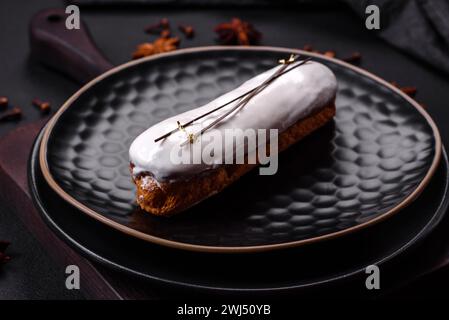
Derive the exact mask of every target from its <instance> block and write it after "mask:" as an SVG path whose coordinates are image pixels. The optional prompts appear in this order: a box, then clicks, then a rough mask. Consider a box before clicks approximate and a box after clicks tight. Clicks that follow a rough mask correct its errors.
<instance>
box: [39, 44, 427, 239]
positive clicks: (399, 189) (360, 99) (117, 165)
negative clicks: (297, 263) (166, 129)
mask: <svg viewBox="0 0 449 320" xmlns="http://www.w3.org/2000/svg"><path fill="white" fill-rule="evenodd" d="M287 52H288V51H286V52H285V53H282V52H279V51H270V50H239V49H229V50H224V49H221V50H218V49H217V50H210V49H209V50H207V49H206V50H200V51H194V52H184V53H182V54H177V55H169V56H161V57H160V58H157V59H154V60H147V61H143V62H142V63H139V64H136V65H131V66H128V67H127V68H125V69H122V70H120V71H118V72H116V73H113V74H111V75H109V76H107V77H106V78H104V79H102V80H101V81H99V82H96V83H94V84H93V85H92V86H91V87H90V88H89V89H88V90H86V91H84V92H82V93H81V95H80V96H79V97H78V98H77V99H75V100H74V101H73V103H72V104H71V105H70V106H69V107H68V108H67V110H66V111H65V112H64V113H62V115H61V116H60V118H59V119H58V120H57V122H56V123H55V125H54V127H53V129H52V131H51V133H50V135H49V140H48V146H47V155H46V157H47V159H46V160H47V162H48V166H49V170H50V173H51V175H52V176H53V178H54V180H55V181H56V183H57V184H58V185H59V186H60V187H61V188H62V189H63V190H64V191H65V192H66V193H67V194H69V195H70V196H71V197H73V198H74V199H75V200H76V201H78V202H80V203H82V204H83V205H85V206H87V207H88V208H90V209H93V210H95V211H96V212H97V213H98V214H99V215H101V216H103V217H106V218H108V219H110V220H112V221H114V222H116V223H118V224H120V225H123V226H125V227H128V228H130V229H133V230H136V231H138V232H140V233H142V234H147V235H151V236H154V237H158V238H162V239H166V240H171V241H176V242H182V243H187V244H193V245H203V246H218V247H241V246H263V245H269V244H279V243H288V242H293V241H299V240H304V239H311V238H316V237H319V236H323V235H327V234H332V233H335V232H338V231H342V230H344V229H347V228H350V227H353V226H357V225H360V224H363V223H366V222H368V221H370V220H373V219H375V218H377V217H379V216H381V215H382V214H384V213H386V212H387V211H389V210H391V209H392V208H394V207H395V206H398V204H400V203H401V202H402V201H403V200H404V199H405V198H406V197H407V196H408V195H409V194H410V193H412V192H413V191H414V190H415V189H416V188H417V186H418V184H419V183H420V182H421V181H422V180H423V178H424V176H425V175H426V174H427V172H428V171H429V169H430V167H431V165H432V161H433V159H434V157H435V153H436V151H435V144H436V141H435V139H436V138H435V137H434V133H433V130H432V128H431V126H430V125H429V124H428V122H427V121H426V119H425V118H424V117H423V116H422V115H421V114H420V113H419V112H418V111H417V110H416V108H415V107H414V106H413V105H411V104H410V102H408V101H407V100H406V99H404V98H403V97H402V96H401V95H399V94H398V93H396V92H395V91H393V90H391V89H389V88H387V87H385V86H383V85H382V84H380V83H378V82H377V81H375V80H373V79H371V78H370V77H368V76H365V75H362V74H361V73H358V72H357V71H355V70H353V69H351V68H348V67H345V66H342V65H339V64H336V63H333V62H330V61H327V60H322V61H321V62H323V63H325V64H326V65H327V66H329V67H330V68H331V69H332V71H333V72H334V73H335V75H336V76H337V79H338V86H339V89H338V94H337V100H336V105H337V114H336V117H335V119H334V121H332V122H331V123H329V124H327V125H326V126H325V127H323V128H321V129H319V130H317V131H316V132H314V133H313V134H311V135H310V136H309V137H307V138H305V139H303V140H302V141H301V142H299V143H297V144H296V145H294V146H292V147H291V148H289V149H288V150H286V151H285V152H283V153H282V154H281V155H280V157H279V170H278V172H277V174H275V175H273V176H259V175H258V174H257V173H258V172H257V170H253V171H252V172H250V173H249V174H247V175H246V176H244V177H243V178H241V179H240V180H239V181H237V182H236V183H235V184H233V185H232V186H230V187H229V188H227V189H226V190H224V191H223V192H221V193H219V194H217V195H215V196H213V197H211V198H209V199H207V200H206V201H203V202H202V203H200V204H198V205H196V206H194V207H192V208H191V209H189V210H187V211H186V212H183V213H181V214H179V215H176V216H173V217H170V218H163V217H162V218H161V217H154V216H152V215H150V214H147V213H145V212H142V211H141V210H140V209H138V208H137V206H136V203H135V199H134V197H135V187H134V185H133V183H132V182H131V178H130V174H129V157H128V149H129V146H130V144H131V142H132V141H133V139H134V138H135V137H136V136H137V135H139V134H140V133H141V132H143V131H144V130H145V129H146V128H148V127H149V126H151V125H153V124H155V123H157V122H159V121H161V120H164V119H165V118H167V117H170V116H173V115H176V114H178V113H180V112H183V111H186V110H189V109H191V108H194V107H197V106H199V105H202V104H205V103H207V102H208V101H210V100H212V99H213V98H215V97H217V96H219V95H221V94H223V93H225V92H227V91H229V90H231V89H233V88H235V87H236V86H238V85H239V84H241V83H242V82H243V81H245V80H247V79H249V78H251V77H252V76H254V75H256V74H258V73H260V72H263V71H264V70H266V69H268V68H271V67H272V66H274V65H275V64H276V61H277V60H278V59H279V58H281V57H283V56H284V55H285V56H286V55H287ZM315 60H318V61H319V60H320V58H315Z"/></svg>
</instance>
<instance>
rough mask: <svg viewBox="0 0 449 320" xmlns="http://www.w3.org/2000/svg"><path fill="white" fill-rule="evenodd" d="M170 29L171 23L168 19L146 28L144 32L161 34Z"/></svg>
mask: <svg viewBox="0 0 449 320" xmlns="http://www.w3.org/2000/svg"><path fill="white" fill-rule="evenodd" d="M169 29H170V21H169V20H168V19H167V18H162V19H161V20H160V21H159V22H158V23H156V24H151V25H149V26H146V27H145V29H144V30H145V32H146V33H149V34H161V33H162V31H164V30H169Z"/></svg>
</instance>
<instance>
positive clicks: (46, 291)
mask: <svg viewBox="0 0 449 320" xmlns="http://www.w3.org/2000/svg"><path fill="white" fill-rule="evenodd" d="M62 5H63V2H62V1H58V0H40V1H14V0H3V1H1V2H0V96H1V95H6V96H8V97H9V99H10V100H11V102H12V103H13V105H18V106H20V107H21V108H22V110H23V111H24V118H23V119H22V120H21V121H20V122H19V123H1V124H0V136H1V135H4V134H5V133H7V132H9V131H10V130H11V129H13V128H15V127H17V126H18V125H19V124H24V123H26V122H30V121H34V120H37V119H39V118H41V117H42V116H41V115H40V113H39V112H38V110H36V109H35V108H33V107H32V106H31V100H32V99H33V98H34V97H39V98H41V99H45V100H49V101H51V103H52V105H53V106H54V109H57V107H58V106H59V105H61V104H62V103H63V102H64V101H65V100H66V99H67V98H68V97H69V96H70V95H71V94H72V93H74V92H75V91H76V90H77V89H78V88H79V85H78V84H77V83H76V82H73V81H71V80H69V79H67V78H66V77H64V76H63V75H61V74H58V73H56V72H54V71H51V70H48V69H46V68H45V67H43V66H41V65H40V64H38V63H37V62H35V61H33V59H32V58H30V56H29V46H28V33H27V27H28V22H29V20H30V18H31V16H32V15H33V14H34V13H36V12H37V11H38V10H40V9H43V8H50V7H61V6H62ZM234 16H237V17H240V18H242V19H245V20H249V21H251V22H252V23H253V24H254V25H255V26H256V27H257V28H258V29H259V30H260V31H261V32H262V34H263V40H262V44H264V45H272V46H282V47H296V48H302V47H303V46H304V45H305V44H311V45H313V46H314V47H316V48H317V49H319V50H323V51H324V50H335V51H336V52H337V54H338V55H339V56H348V55H350V54H351V53H352V52H353V51H359V52H361V53H362V56H363V61H362V63H361V66H362V67H363V68H365V69H367V70H369V71H372V72H373V73H375V74H377V75H379V76H380V77H382V78H385V79H386V80H389V81H396V82H398V83H399V84H400V85H403V86H416V87H417V88H418V95H417V97H416V99H417V100H418V101H419V102H422V103H424V104H425V105H426V106H427V109H428V111H429V113H430V114H431V115H432V116H433V118H434V119H435V121H436V123H437V124H438V126H439V128H440V131H441V134H442V137H443V142H444V143H447V142H448V141H449V126H447V120H448V119H449V107H448V106H447V101H448V100H449V90H448V88H449V79H448V77H447V75H446V76H445V75H444V74H442V73H441V72H439V71H438V70H436V69H433V68H430V67H428V66H426V65H425V64H422V63H421V62H418V61H416V60H415V59H413V58H410V57H409V56H408V55H406V54H404V53H401V52H398V51H397V50H395V49H393V48H391V47H390V46H388V45H387V44H386V43H384V42H382V41H381V40H379V39H377V38H376V36H375V34H374V33H373V32H372V31H368V30H366V29H365V26H364V21H362V20H360V19H359V18H358V17H357V16H355V15H354V14H353V13H352V12H351V11H350V10H348V9H346V8H345V7H333V8H332V9H330V8H327V9H326V8H321V9H316V8H305V9H304V8H289V9H288V10H283V9H280V8H276V9H269V10H268V9H264V8H260V9H250V8H225V9H224V8H219V9H218V8H217V9H212V8H207V9H206V8H202V9H201V8H195V9H188V8H184V9H173V8H168V7H165V8H164V7H159V8H153V7H133V8H131V9H126V10H125V9H124V8H123V7H115V8H98V7H97V8H81V18H82V19H83V20H84V21H85V22H86V24H87V26H88V27H89V29H90V31H91V34H92V37H93V39H94V40H95V42H96V43H97V45H98V46H99V48H100V49H101V50H102V51H103V52H104V53H105V55H106V56H107V57H108V58H109V59H110V61H111V62H113V63H114V64H120V63H123V62H126V61H129V59H130V56H131V53H132V52H133V50H134V48H135V46H136V45H137V44H139V43H141V42H144V41H147V40H151V39H152V38H151V37H150V36H148V35H146V34H145V33H144V32H143V28H144V27H145V26H146V25H148V24H150V23H153V22H155V21H158V20H159V19H160V18H161V17H168V18H170V19H171V21H172V23H173V24H174V25H177V24H178V23H180V24H182V23H184V24H191V25H193V26H194V27H195V29H196V33H197V35H196V37H195V38H194V39H192V40H185V39H182V43H181V47H195V46H204V45H213V44H216V42H215V34H214V32H213V31H212V30H213V27H214V26H215V25H216V24H217V23H219V22H223V21H226V20H229V19H230V18H232V17H234ZM18 147H19V146H18ZM0 156H2V155H0ZM0 198H1V197H0ZM0 239H2V240H10V241H11V242H12V245H11V247H10V251H9V253H10V254H11V256H13V259H12V260H11V261H10V262H9V263H8V264H7V265H5V267H4V268H3V270H1V271H0V288H1V289H0V299H5V298H6V299H17V298H80V297H81V295H80V293H77V292H76V291H68V290H65V288H64V280H63V279H64V276H65V275H64V267H63V266H60V265H58V264H57V263H56V262H54V261H53V260H52V259H51V258H50V257H49V256H48V255H47V253H46V252H44V250H43V249H42V248H41V247H40V246H39V244H38V243H37V241H35V240H34V239H33V236H32V235H31V234H30V233H28V231H27V229H26V227H25V225H24V223H23V222H21V221H19V219H18V218H17V217H16V216H15V215H14V214H13V213H12V212H9V211H8V210H7V209H6V205H5V203H3V202H1V200H0Z"/></svg>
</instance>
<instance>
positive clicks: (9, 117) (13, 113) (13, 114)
mask: <svg viewBox="0 0 449 320" xmlns="http://www.w3.org/2000/svg"><path fill="white" fill-rule="evenodd" d="M20 118H22V110H21V109H20V108H19V107H14V108H12V109H11V110H8V111H6V112H5V113H2V114H1V115H0V122H3V121H13V120H19V119H20Z"/></svg>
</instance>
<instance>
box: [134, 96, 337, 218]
mask: <svg viewBox="0 0 449 320" xmlns="http://www.w3.org/2000/svg"><path fill="white" fill-rule="evenodd" d="M334 115H335V104H334V102H332V103H331V104H328V105H327V106H325V107H324V108H322V109H321V110H320V111H319V112H316V113H315V114H312V115H310V116H308V117H306V118H304V119H302V120H300V121H298V122H297V123H296V124H295V125H293V126H291V127H290V128H288V129H287V130H285V131H284V132H282V133H281V134H280V135H279V137H278V143H279V148H278V150H279V152H281V151H283V150H285V149H287V148H288V147H289V146H291V145H293V144H294V143H296V142H297V141H299V140H301V139H302V138H304V137H305V136H307V135H308V134H310V133H311V132H313V131H315V130H316V129H318V128H320V127H322V126H323V125H325V124H326V123H327V122H328V121H329V120H331V119H332V118H333V117H334ZM267 150H269V149H268V148H267ZM132 167H133V164H132V163H131V168H132ZM254 167H257V164H229V165H223V166H221V167H219V168H217V169H214V170H210V171H207V172H205V173H204V174H201V175H195V176H192V177H191V178H186V179H179V180H176V181H169V182H159V181H157V180H156V179H155V178H154V177H153V176H152V175H151V173H142V174H139V175H138V176H137V177H135V178H134V179H133V181H134V183H135V184H136V186H137V193H136V200H137V203H138V204H139V206H140V207H141V208H142V209H143V210H145V211H147V212H149V213H152V214H154V215H158V216H168V215H172V214H175V213H178V212H180V211H183V210H185V209H187V208H189V207H191V206H192V205H194V204H196V203H198V202H200V201H202V200H205V199H206V198H208V197H210V196H212V195H213V194H215V193H218V192H220V191H221V190H223V189H224V188H226V187H227V186H229V185H230V184H232V183H233V182H234V181H236V180H237V179H239V178H240V177H241V176H243V175H244V174H245V173H247V172H248V171H250V170H251V169H253V168H254Z"/></svg>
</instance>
